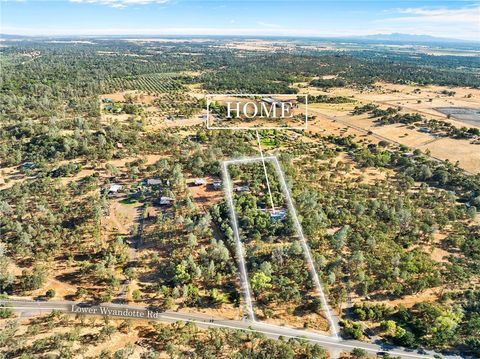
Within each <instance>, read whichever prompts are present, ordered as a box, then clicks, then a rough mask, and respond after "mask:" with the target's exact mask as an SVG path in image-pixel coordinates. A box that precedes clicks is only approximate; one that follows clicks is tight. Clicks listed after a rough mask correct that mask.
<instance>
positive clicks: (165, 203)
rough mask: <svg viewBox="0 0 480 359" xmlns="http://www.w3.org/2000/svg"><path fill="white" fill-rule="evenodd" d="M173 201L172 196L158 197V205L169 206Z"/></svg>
mask: <svg viewBox="0 0 480 359" xmlns="http://www.w3.org/2000/svg"><path fill="white" fill-rule="evenodd" d="M172 202H173V198H170V197H166V196H162V197H160V202H159V203H160V205H161V206H169V205H171V204H172Z"/></svg>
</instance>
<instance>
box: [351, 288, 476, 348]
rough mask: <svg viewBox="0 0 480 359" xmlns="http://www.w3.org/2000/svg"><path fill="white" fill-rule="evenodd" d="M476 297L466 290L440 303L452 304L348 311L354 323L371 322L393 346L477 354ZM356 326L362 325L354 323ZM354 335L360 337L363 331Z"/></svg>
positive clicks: (369, 306) (378, 306)
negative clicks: (452, 302) (454, 348)
mask: <svg viewBox="0 0 480 359" xmlns="http://www.w3.org/2000/svg"><path fill="white" fill-rule="evenodd" d="M478 298H479V292H478V290H477V291H473V290H468V291H466V292H464V293H462V294H460V293H458V292H457V293H455V292H454V293H453V294H446V295H444V297H443V298H442V299H443V301H447V300H448V299H450V300H452V299H454V305H450V304H447V303H445V304H438V303H428V302H420V303H417V304H415V305H414V306H412V307H411V308H405V307H402V306H400V307H393V306H388V305H385V304H355V305H354V306H353V308H352V310H353V313H354V315H355V318H356V319H357V320H359V321H361V322H371V323H375V324H376V325H377V328H376V330H378V332H379V333H380V334H381V335H382V336H383V337H384V338H386V339H388V340H391V341H392V342H394V343H395V344H398V345H402V346H407V347H427V348H436V349H444V348H448V347H453V346H457V347H461V348H462V350H463V351H464V352H465V353H469V354H472V355H479V354H480V345H479V344H480V341H479V340H478V335H479V334H480V312H479V308H478ZM476 301H477V302H476ZM357 327H362V324H361V323H360V322H357ZM358 334H359V335H363V330H360V333H358Z"/></svg>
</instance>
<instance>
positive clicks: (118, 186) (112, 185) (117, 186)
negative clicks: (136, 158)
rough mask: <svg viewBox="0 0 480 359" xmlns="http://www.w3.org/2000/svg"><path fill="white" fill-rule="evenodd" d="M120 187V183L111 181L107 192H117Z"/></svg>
mask: <svg viewBox="0 0 480 359" xmlns="http://www.w3.org/2000/svg"><path fill="white" fill-rule="evenodd" d="M121 189H122V185H119V184H116V183H113V184H111V185H110V188H109V189H108V194H113V193H117V192H118V191H120V190H121Z"/></svg>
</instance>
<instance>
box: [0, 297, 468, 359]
mask: <svg viewBox="0 0 480 359" xmlns="http://www.w3.org/2000/svg"><path fill="white" fill-rule="evenodd" d="M0 304H7V305H8V306H9V307H11V308H12V309H13V310H14V311H16V312H19V313H20V315H21V316H31V315H37V314H41V313H48V312H51V311H52V310H60V311H62V312H66V313H70V314H74V313H78V311H79V310H83V312H84V314H86V315H100V316H102V315H109V316H111V317H117V318H131V319H136V320H142V319H143V320H157V321H161V322H166V323H173V322H177V321H182V322H191V323H195V324H196V325H197V326H198V327H200V328H228V329H238V330H243V331H255V332H259V333H262V334H264V335H265V336H267V337H269V338H273V339H278V338H279V337H284V338H296V339H305V340H307V341H309V342H310V343H314V344H319V345H320V346H322V347H324V348H325V349H327V350H329V351H330V352H331V353H339V352H342V351H345V352H349V351H351V350H353V349H354V348H361V349H364V350H366V351H367V352H368V353H370V354H373V355H375V354H377V353H379V352H385V353H387V352H388V353H389V354H390V355H394V356H400V357H402V358H432V357H433V355H434V354H435V353H434V352H432V351H416V350H409V349H405V348H401V347H397V346H393V345H385V344H382V343H365V342H361V341H356V340H343V339H336V338H334V337H330V336H326V335H322V334H319V333H313V332H307V331H304V330H300V329H293V328H289V327H283V326H277V325H271V324H266V323H262V322H252V321H247V320H228V319H221V318H213V317H212V316H209V315H205V314H201V313H181V312H172V311H165V312H157V311H154V310H148V309H147V307H141V306H133V305H123V304H105V305H101V306H95V305H89V304H86V303H81V302H69V301H56V302H40V301H33V300H12V299H10V300H9V299H0ZM79 308H83V309H79ZM89 312H90V313H89ZM102 313H104V314H102ZM443 358H452V359H453V358H455V359H456V358H461V357H460V356H445V355H444V356H443Z"/></svg>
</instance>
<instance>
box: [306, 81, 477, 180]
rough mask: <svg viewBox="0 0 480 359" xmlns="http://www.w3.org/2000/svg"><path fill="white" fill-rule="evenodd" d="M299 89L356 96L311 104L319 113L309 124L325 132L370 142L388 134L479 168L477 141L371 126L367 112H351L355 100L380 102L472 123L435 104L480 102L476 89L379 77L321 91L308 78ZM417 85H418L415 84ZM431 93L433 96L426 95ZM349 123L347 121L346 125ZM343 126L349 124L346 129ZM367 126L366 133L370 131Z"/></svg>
mask: <svg viewBox="0 0 480 359" xmlns="http://www.w3.org/2000/svg"><path fill="white" fill-rule="evenodd" d="M297 85H298V86H299V89H300V92H302V93H305V92H307V93H309V94H313V95H319V94H323V95H329V96H348V97H353V98H354V99H356V100H357V101H358V102H357V103H354V104H350V103H348V104H317V103H316V104H309V106H308V109H309V114H310V115H315V116H317V118H316V120H314V121H310V122H309V130H310V131H312V132H321V133H325V134H329V133H333V134H337V135H338V134H344V135H348V134H351V135H354V136H356V137H365V138H366V140H367V141H368V142H373V143H378V142H379V141H381V140H386V141H390V142H394V143H399V144H403V145H406V146H408V147H411V148H412V149H415V148H418V149H420V150H422V151H426V150H429V151H430V153H431V156H432V157H435V158H438V159H440V160H449V161H450V162H452V163H456V162H457V161H458V163H459V166H460V167H461V168H463V169H465V170H466V171H468V172H471V173H478V172H480V146H479V145H477V144H473V143H471V141H469V140H457V139H451V138H437V137H434V136H433V135H431V134H429V133H421V132H419V131H418V130H417V129H408V128H407V126H404V125H400V124H395V125H387V126H375V125H374V122H373V119H370V118H369V117H368V115H367V114H365V115H360V116H352V115H350V111H351V110H352V109H353V107H354V106H355V105H362V104H367V103H374V104H377V105H379V106H380V108H384V109H385V108H387V107H401V111H400V113H420V114H422V115H423V116H425V117H426V118H427V119H437V120H442V121H445V122H449V123H451V124H452V125H454V126H456V127H458V128H460V127H473V125H469V124H465V123H463V122H461V121H458V120H455V119H454V118H450V119H448V118H447V116H446V115H445V114H442V113H440V112H438V111H437V110H435V108H437V107H467V108H480V90H479V89H469V88H458V87H455V88H448V87H442V86H414V85H398V84H389V83H377V84H375V87H374V88H373V89H369V90H365V91H361V90H357V89H353V88H333V89H328V90H327V91H323V90H320V89H317V88H314V87H311V86H308V85H307V84H306V83H300V84H297ZM417 89H418V90H417ZM443 90H447V91H454V92H455V95H454V96H448V95H445V94H442V93H441V92H442V91H443ZM429 99H431V102H430V101H429ZM349 126H351V127H349ZM345 127H349V128H348V129H347V130H345ZM369 131H370V133H371V134H370V133H369Z"/></svg>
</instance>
